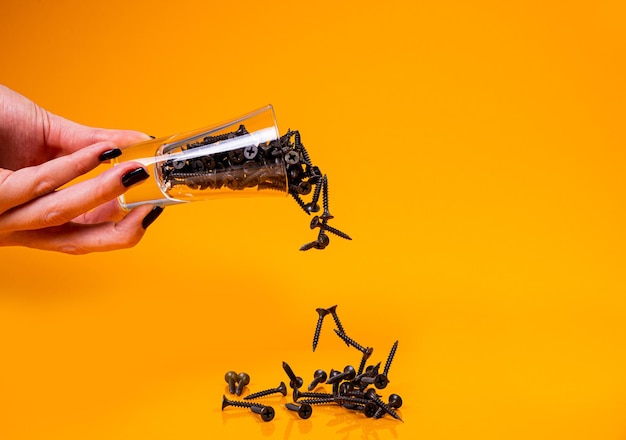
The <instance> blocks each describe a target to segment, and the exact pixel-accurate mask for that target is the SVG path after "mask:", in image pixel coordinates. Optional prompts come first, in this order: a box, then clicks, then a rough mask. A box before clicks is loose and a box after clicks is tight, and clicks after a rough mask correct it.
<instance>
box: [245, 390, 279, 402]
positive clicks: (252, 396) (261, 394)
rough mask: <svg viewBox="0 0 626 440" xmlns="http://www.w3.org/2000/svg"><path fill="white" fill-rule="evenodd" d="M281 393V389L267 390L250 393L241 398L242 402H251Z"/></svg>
mask: <svg viewBox="0 0 626 440" xmlns="http://www.w3.org/2000/svg"><path fill="white" fill-rule="evenodd" d="M277 393H281V394H282V393H283V389H281V388H270V389H268V390H263V391H257V392H256V393H252V394H249V395H247V396H246V397H244V398H243V400H252V399H258V398H259V397H265V396H269V395H270V394H277Z"/></svg>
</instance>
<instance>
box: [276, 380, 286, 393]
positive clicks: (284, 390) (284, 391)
mask: <svg viewBox="0 0 626 440" xmlns="http://www.w3.org/2000/svg"><path fill="white" fill-rule="evenodd" d="M276 389H277V390H278V391H279V392H280V394H282V395H283V396H286V395H287V385H285V382H281V383H280V385H279V386H278V388H276Z"/></svg>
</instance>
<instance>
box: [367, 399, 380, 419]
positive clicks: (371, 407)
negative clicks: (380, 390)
mask: <svg viewBox="0 0 626 440" xmlns="http://www.w3.org/2000/svg"><path fill="white" fill-rule="evenodd" d="M376 411H378V405H376V404H375V403H374V402H367V403H366V404H365V407H364V408H363V414H365V417H374V414H376Z"/></svg>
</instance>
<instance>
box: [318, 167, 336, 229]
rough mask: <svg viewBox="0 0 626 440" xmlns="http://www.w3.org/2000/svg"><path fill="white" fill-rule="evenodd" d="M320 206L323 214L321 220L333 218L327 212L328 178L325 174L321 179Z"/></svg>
mask: <svg viewBox="0 0 626 440" xmlns="http://www.w3.org/2000/svg"><path fill="white" fill-rule="evenodd" d="M322 189H323V192H322V206H323V207H324V213H323V214H322V216H321V217H322V220H330V219H331V218H334V216H333V215H331V213H330V212H329V211H328V178H327V177H326V174H324V176H323V177H322Z"/></svg>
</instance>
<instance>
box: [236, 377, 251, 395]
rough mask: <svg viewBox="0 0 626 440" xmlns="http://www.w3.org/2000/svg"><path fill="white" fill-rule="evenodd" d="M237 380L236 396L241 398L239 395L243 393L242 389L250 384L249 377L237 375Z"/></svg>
mask: <svg viewBox="0 0 626 440" xmlns="http://www.w3.org/2000/svg"><path fill="white" fill-rule="evenodd" d="M237 378H238V379H239V383H238V384H237V390H236V393H237V395H238V396H241V393H242V392H243V387H245V386H246V385H248V384H249V383H250V376H248V374H247V373H239V375H238V376H237Z"/></svg>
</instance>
